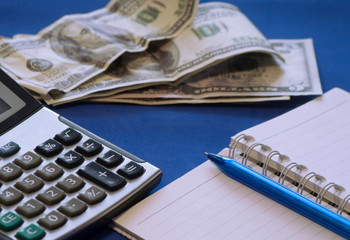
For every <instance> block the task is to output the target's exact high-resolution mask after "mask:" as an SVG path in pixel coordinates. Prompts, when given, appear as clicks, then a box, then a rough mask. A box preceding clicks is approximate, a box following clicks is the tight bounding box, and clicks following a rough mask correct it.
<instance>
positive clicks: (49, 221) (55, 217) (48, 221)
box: [38, 211, 68, 230]
mask: <svg viewBox="0 0 350 240" xmlns="http://www.w3.org/2000/svg"><path fill="white" fill-rule="evenodd" d="M67 221H68V219H67V218H66V217H65V216H63V215H62V214H60V213H59V212H57V211H52V212H50V213H49V214H47V215H46V216H45V217H43V218H40V219H39V220H38V223H39V225H40V226H42V227H44V228H46V229H48V230H54V229H57V228H59V227H62V226H63V225H64V224H66V222H67Z"/></svg>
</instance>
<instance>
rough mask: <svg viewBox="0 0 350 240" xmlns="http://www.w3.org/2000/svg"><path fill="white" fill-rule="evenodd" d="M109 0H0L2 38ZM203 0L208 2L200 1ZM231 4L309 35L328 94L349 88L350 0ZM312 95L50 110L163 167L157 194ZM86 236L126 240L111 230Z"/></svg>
mask: <svg viewBox="0 0 350 240" xmlns="http://www.w3.org/2000/svg"><path fill="white" fill-rule="evenodd" d="M108 2H109V1H108V0H75V1H71V0H50V1H47V0H32V1H25V0H11V1H7V0H0V35H2V36H6V37H12V35H14V34H18V33H24V34H35V33H37V32H38V31H40V30H41V29H42V28H44V27H45V26H47V25H49V24H51V23H53V22H54V21H55V20H57V19H58V18H60V17H62V16H64V15H67V14H73V13H87V12H90V11H93V10H96V9H99V8H102V7H104V6H105V5H106V4H107V3H108ZM201 2H206V1H201ZM226 2H230V3H232V4H234V5H236V6H237V7H239V8H240V9H241V11H242V12H243V13H244V14H245V15H246V16H247V17H248V18H249V19H250V20H251V21H252V22H253V23H254V24H255V25H256V26H257V27H258V28H259V29H260V31H261V32H262V33H263V34H264V35H265V36H266V38H268V39H273V38H274V39H278V38H279V39H289V38H290V39H297V38H312V39H313V40H314V46H315V52H316V58H317V61H318V67H319V74H320V78H321V84H322V88H323V91H324V92H326V91H328V90H330V89H331V88H333V87H340V88H342V89H344V90H347V91H350V82H349V76H348V75H349V70H350V61H349V57H350V47H349V43H350V41H349V39H350V14H349V9H350V1H348V0H322V1H319V0H237V1H226ZM312 98H314V97H293V98H292V99H291V101H284V102H270V103H255V104H227V103H226V104H202V105H186V104H179V105H170V106H139V105H131V104H116V103H113V104H96V103H72V104H66V105H63V106H58V107H52V106H49V108H51V109H52V110H54V111H56V112H57V113H59V114H61V115H63V116H64V117H66V118H68V119H70V120H71V121H73V122H75V123H77V124H79V125H81V126H82V127H84V128H86V129H88V130H89V131H91V132H94V133H96V134H97V135H99V136H100V137H102V138H105V139H106V140H108V141H110V142H112V143H114V144H115V145H118V146H119V147H121V148H123V149H125V150H127V151H129V152H131V153H133V154H134V155H136V156H138V157H140V158H143V159H145V160H146V161H148V162H150V163H152V164H154V165H156V166H158V167H159V168H161V169H162V170H163V172H164V177H163V179H162V181H161V183H160V184H159V186H158V187H157V188H156V189H155V190H154V191H156V190H158V189H160V188H162V187H164V186H166V185H167V184H168V183H170V182H172V181H173V180H175V179H176V178H178V177H180V176H182V175H183V174H185V173H186V172H188V171H189V170H191V169H192V168H194V167H196V166H198V165H199V164H200V163H202V162H203V161H205V160H206V158H205V156H204V154H203V153H204V152H214V153H215V152H219V151H220V150H221V149H222V148H223V147H225V146H227V145H228V143H229V139H230V136H232V135H234V134H235V133H237V132H239V131H242V130H244V129H246V128H248V127H251V126H254V125H256V124H259V123H262V122H264V121H266V120H269V119H271V118H273V117H276V116H278V115H280V114H282V113H285V112H286V111H288V110H291V109H293V108H294V107H297V106H299V105H301V104H302V103H305V102H306V101H308V100H310V99H312ZM83 238H85V239H124V238H123V237H122V236H120V235H119V234H117V233H115V232H113V231H112V230H111V229H109V228H108V227H107V226H105V227H101V228H97V229H94V233H93V235H91V234H90V235H89V236H88V237H87V236H83Z"/></svg>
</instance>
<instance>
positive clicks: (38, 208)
mask: <svg viewBox="0 0 350 240" xmlns="http://www.w3.org/2000/svg"><path fill="white" fill-rule="evenodd" d="M44 211H45V206H44V205H43V204H41V203H40V202H38V201H37V200H35V199H30V200H28V201H27V202H25V203H24V204H23V205H22V206H18V207H17V208H16V212H18V213H19V214H21V215H23V216H25V217H27V218H32V217H35V216H38V215H40V214H42V213H43V212H44Z"/></svg>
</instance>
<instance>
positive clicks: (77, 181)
mask: <svg viewBox="0 0 350 240" xmlns="http://www.w3.org/2000/svg"><path fill="white" fill-rule="evenodd" d="M84 186H85V182H84V181H83V180H81V178H78V177H77V176H75V175H73V174H70V175H69V176H67V177H66V178H65V179H63V180H62V181H60V182H58V183H57V184H56V187H58V188H60V189H62V190H63V191H65V192H66V193H73V192H76V191H78V190H80V189H82V188H83V187H84Z"/></svg>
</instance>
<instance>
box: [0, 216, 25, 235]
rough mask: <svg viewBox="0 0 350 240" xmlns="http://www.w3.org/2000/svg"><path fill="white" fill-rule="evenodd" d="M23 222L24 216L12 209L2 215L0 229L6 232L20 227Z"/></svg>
mask: <svg viewBox="0 0 350 240" xmlns="http://www.w3.org/2000/svg"><path fill="white" fill-rule="evenodd" d="M22 223H23V218H22V217H21V216H19V215H17V214H15V213H13V212H11V211H10V212H7V213H5V214H4V215H2V216H1V217H0V229H1V230H4V231H6V232H8V231H11V230H13V229H16V228H18V227H19V226H21V225H22Z"/></svg>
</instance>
